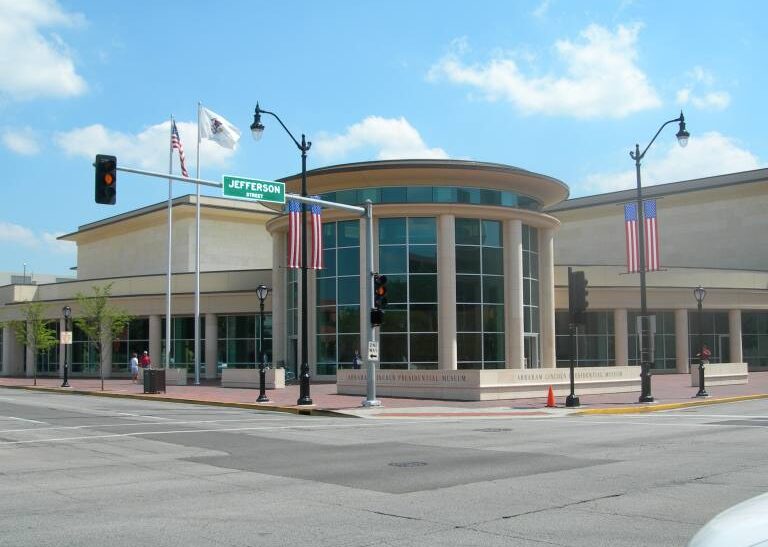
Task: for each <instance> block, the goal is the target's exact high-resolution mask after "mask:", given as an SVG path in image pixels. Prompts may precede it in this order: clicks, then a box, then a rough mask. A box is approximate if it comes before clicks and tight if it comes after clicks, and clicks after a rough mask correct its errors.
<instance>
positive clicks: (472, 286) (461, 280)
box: [456, 275, 480, 303]
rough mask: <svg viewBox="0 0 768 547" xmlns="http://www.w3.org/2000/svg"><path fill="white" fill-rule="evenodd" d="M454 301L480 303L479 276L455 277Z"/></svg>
mask: <svg viewBox="0 0 768 547" xmlns="http://www.w3.org/2000/svg"><path fill="white" fill-rule="evenodd" d="M456 301H457V302H469V303H478V302H480V276H479V275H457V276H456Z"/></svg>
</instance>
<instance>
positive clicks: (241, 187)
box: [222, 175, 285, 203]
mask: <svg viewBox="0 0 768 547" xmlns="http://www.w3.org/2000/svg"><path fill="white" fill-rule="evenodd" d="M222 184H223V185H222V190H223V191H224V197H227V198H239V199H250V200H253V201H269V202H271V203H285V183H284V182H276V181H273V180H258V179H247V178H245V177H233V176H230V175H224V176H223V177H222Z"/></svg>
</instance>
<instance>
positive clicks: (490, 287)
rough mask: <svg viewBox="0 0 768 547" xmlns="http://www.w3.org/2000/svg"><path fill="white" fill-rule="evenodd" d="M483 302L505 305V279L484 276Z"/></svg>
mask: <svg viewBox="0 0 768 547" xmlns="http://www.w3.org/2000/svg"><path fill="white" fill-rule="evenodd" d="M483 302H498V303H502V304H503V303H504V278H503V277H500V276H499V277H497V276H490V275H484V276H483Z"/></svg>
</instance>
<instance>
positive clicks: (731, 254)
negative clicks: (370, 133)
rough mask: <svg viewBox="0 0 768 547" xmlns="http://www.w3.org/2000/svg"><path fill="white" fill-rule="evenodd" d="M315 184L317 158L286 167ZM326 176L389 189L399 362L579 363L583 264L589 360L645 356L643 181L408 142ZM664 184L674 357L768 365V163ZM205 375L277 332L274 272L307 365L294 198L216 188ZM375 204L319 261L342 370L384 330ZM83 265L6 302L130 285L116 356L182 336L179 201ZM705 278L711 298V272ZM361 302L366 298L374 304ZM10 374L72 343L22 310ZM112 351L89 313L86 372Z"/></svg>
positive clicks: (324, 331)
mask: <svg viewBox="0 0 768 547" xmlns="http://www.w3.org/2000/svg"><path fill="white" fill-rule="evenodd" d="M284 181H285V182H286V184H287V191H288V192H292V193H298V191H299V186H300V176H298V175H294V176H291V177H288V178H286V179H284ZM308 187H309V191H310V193H311V194H316V195H319V196H320V197H321V198H323V199H326V200H329V201H335V202H340V203H344V204H350V205H359V204H361V203H363V202H364V201H365V200H371V201H372V202H373V211H374V234H373V241H374V249H373V251H374V252H373V256H374V269H375V270H376V271H377V272H379V273H381V274H384V275H386V276H387V278H388V295H387V297H388V300H389V304H388V306H387V308H386V312H385V317H384V322H383V324H382V326H381V327H380V328H379V334H378V336H379V340H380V364H379V366H380V368H381V369H394V370H445V371H450V370H470V369H475V370H477V369H480V370H493V369H526V368H554V367H556V366H562V365H565V364H567V361H568V357H569V350H568V348H569V345H568V313H567V309H568V290H567V268H568V267H572V268H574V269H576V270H582V271H584V272H585V276H586V278H587V279H588V282H589V286H588V290H589V294H588V301H589V311H588V312H587V314H586V324H585V326H584V327H583V328H582V329H580V331H579V333H578V336H577V337H576V338H577V344H576V351H577V364H578V365H579V366H589V367H595V366H598V367H600V366H625V365H636V364H638V336H637V328H636V317H637V315H638V310H639V307H640V306H639V303H640V296H639V292H640V291H639V281H638V275H637V274H627V273H626V272H627V267H626V248H625V239H624V210H623V207H622V206H623V205H624V204H625V203H628V202H632V201H633V200H634V199H635V197H636V194H635V190H627V191H620V192H612V193H608V194H600V195H594V196H588V197H580V198H574V199H567V198H568V188H567V186H566V185H565V184H564V183H562V182H560V181H558V180H556V179H554V178H551V177H548V176H546V175H542V174H537V173H532V172H529V171H526V170H523V169H519V168H516V167H511V166H506V165H501V164H493V163H482V162H471V161H460V160H393V161H375V162H365V163H356V164H346V165H336V166H330V167H325V168H320V169H315V170H312V171H309V172H308ZM644 198H645V199H655V200H656V201H657V209H658V219H659V231H660V234H661V235H660V247H661V250H660V255H661V266H662V268H661V270H660V271H656V272H649V273H648V274H647V287H648V289H647V294H648V308H649V310H650V311H651V313H652V314H654V315H655V316H656V334H655V337H654V341H655V362H654V365H653V367H654V370H655V372H671V373H674V372H678V373H687V372H688V367H689V364H690V363H691V362H692V360H693V356H694V355H695V350H694V349H693V348H695V347H698V345H699V340H700V339H699V336H701V337H702V338H701V340H703V341H704V342H705V343H707V344H709V345H710V347H711V348H713V353H714V355H713V361H714V362H731V363H742V362H746V363H748V365H749V368H750V370H759V369H765V368H768V292H767V291H766V289H768V273H767V271H768V252H766V249H765V244H764V243H763V242H762V239H761V237H760V236H761V234H764V233H766V229H767V228H768V219H766V215H765V214H764V211H765V210H766V208H767V207H768V169H760V170H755V171H749V172H744V173H733V174H728V175H721V176H716V177H708V178H702V179H696V180H689V181H681V182H675V183H670V184H663V185H658V186H649V187H647V188H644ZM200 205H201V210H202V220H201V228H200V233H201V249H202V252H201V257H200V263H201V272H202V274H201V300H200V310H201V320H200V323H201V340H202V346H201V362H202V367H203V377H204V378H209V379H214V378H217V377H218V376H219V375H220V373H221V372H220V371H221V370H222V368H223V367H229V368H232V367H234V368H248V367H254V366H255V361H256V354H257V348H258V344H259V335H260V332H261V331H260V324H259V321H260V314H259V313H258V310H259V300H258V298H257V295H256V287H257V286H259V285H261V284H265V285H267V286H269V287H271V288H272V291H271V293H270V295H269V297H268V298H267V300H266V302H265V304H266V315H265V320H264V327H265V328H264V343H265V347H266V350H267V353H268V355H269V359H270V362H271V363H273V364H274V365H275V366H283V367H285V368H286V370H287V371H289V375H290V372H294V373H295V371H296V368H297V362H296V361H297V351H298V348H301V343H302V340H301V338H300V337H301V335H302V333H301V332H299V331H300V329H299V325H300V324H301V321H300V320H299V313H300V310H301V306H300V302H299V295H300V294H301V290H300V289H301V287H300V282H301V276H300V275H299V272H300V270H296V269H289V268H287V267H286V265H287V247H288V215H287V214H286V213H285V212H284V210H283V209H281V208H278V207H277V206H274V207H273V208H270V207H267V206H265V205H264V204H260V203H254V202H246V201H239V200H233V199H226V198H217V197H205V196H204V197H202V198H201V203H200ZM194 212H195V197H194V196H183V197H179V198H176V199H175V200H174V202H173V238H172V242H173V244H172V270H173V280H172V293H173V297H172V313H173V319H172V329H171V331H172V337H171V341H170V344H171V355H172V363H171V365H172V366H174V367H187V368H188V370H189V371H190V372H192V368H193V366H194V351H193V348H194V344H193V342H194V317H193V314H194V303H193V290H194V266H195V215H194ZM364 228H365V226H364V219H361V218H359V217H356V216H354V214H352V213H348V212H344V211H340V210H330V209H329V210H324V211H323V214H322V232H323V243H324V251H323V253H324V254H323V259H324V260H323V261H324V268H323V269H322V270H310V271H309V272H308V276H307V279H308V286H307V292H308V304H309V305H308V318H307V319H308V340H307V342H308V343H307V345H308V356H309V359H308V362H309V363H310V367H311V375H312V377H313V379H316V380H320V381H323V380H326V381H333V380H334V379H335V377H336V375H337V370H338V369H339V367H342V368H348V367H350V366H351V362H352V358H353V355H354V352H355V350H360V351H361V353H362V349H363V348H362V347H361V346H362V344H364V343H365V338H362V339H361V336H360V333H361V332H363V333H364V332H365V322H366V314H367V309H366V306H365V302H366V299H365V286H364V285H365V283H364V282H365V276H366V275H368V272H367V268H366V264H365V256H366V244H367V242H366V240H365V237H364V233H365V232H364ZM62 239H65V240H68V241H74V242H75V243H76V244H77V279H76V280H72V281H66V282H55V283H47V284H34V285H33V284H27V283H21V284H10V285H6V286H3V287H0V321H6V320H9V319H19V318H20V317H21V313H22V307H23V303H24V302H25V301H28V300H38V301H41V302H44V303H45V304H46V311H47V313H48V314H49V316H50V318H51V321H52V326H53V327H54V328H56V329H57V330H60V329H61V328H62V326H63V319H62V318H61V309H62V307H63V306H66V305H69V306H71V307H72V309H73V315H76V314H77V312H78V308H77V303H76V300H75V296H76V294H77V293H88V292H89V291H90V289H91V287H92V286H94V285H104V284H106V283H111V284H112V295H113V298H112V302H113V304H114V305H116V306H119V307H121V308H123V309H125V310H126V311H127V312H128V313H130V314H131V315H132V316H133V319H132V321H131V322H130V324H129V326H128V327H127V328H126V330H125V332H124V333H123V334H122V335H121V336H120V337H119V338H118V339H116V340H115V341H114V342H113V343H112V345H111V347H109V348H106V349H105V355H104V356H103V357H104V361H105V375H106V376H124V375H127V367H128V359H129V355H130V353H131V352H133V351H141V350H144V349H148V350H149V352H150V354H151V356H152V360H153V362H154V363H162V360H163V356H164V354H165V349H164V348H165V344H166V340H165V287H166V276H165V271H166V267H167V255H166V245H167V206H166V204H165V203H158V204H155V205H151V206H148V207H144V208H141V209H137V210H134V211H130V212H128V213H124V214H120V215H117V216H114V217H110V218H106V219H104V220H101V221H98V222H94V223H90V224H86V225H83V226H80V227H79V228H78V230H77V231H75V232H73V233H70V234H67V235H65V236H62ZM699 285H701V286H703V287H705V288H706V291H707V293H706V299H705V301H704V302H703V310H702V311H701V312H699V311H698V310H697V301H696V300H695V299H694V295H693V289H694V288H695V287H697V286H699ZM361 303H362V304H361ZM0 344H1V348H0V349H1V350H2V351H0V355H1V356H2V357H1V358H2V363H1V364H2V374H3V375H23V374H27V375H31V374H32V373H35V371H36V373H37V374H40V375H46V374H47V375H58V374H60V373H61V370H62V368H63V355H60V352H59V349H58V348H54V349H53V350H51V351H49V352H46V353H45V354H43V353H38V355H32V354H31V351H27V350H25V348H24V346H23V345H22V344H20V343H19V342H18V340H16V337H15V336H14V333H13V332H12V329H11V328H10V327H7V326H6V327H5V328H3V333H2V337H1V341H0ZM98 361H99V359H98V356H97V355H96V353H95V350H94V348H93V345H92V344H91V343H90V342H88V340H87V339H86V338H85V337H84V335H83V333H81V332H79V331H78V329H75V333H74V343H73V357H72V368H71V371H72V375H73V376H77V375H83V376H95V375H98V374H99V365H98Z"/></svg>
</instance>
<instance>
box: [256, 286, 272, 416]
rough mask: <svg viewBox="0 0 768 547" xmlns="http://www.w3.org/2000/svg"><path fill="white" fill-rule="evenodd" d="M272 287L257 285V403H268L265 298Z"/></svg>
mask: <svg viewBox="0 0 768 547" xmlns="http://www.w3.org/2000/svg"><path fill="white" fill-rule="evenodd" d="M269 291H270V288H269V287H267V286H266V285H259V286H258V287H256V296H258V297H259V397H258V399H256V402H257V403H268V402H269V397H267V392H266V386H265V385H264V384H265V383H266V378H265V375H266V372H265V370H264V368H265V367H266V365H267V354H266V353H264V300H266V298H267V295H268V294H269Z"/></svg>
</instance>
